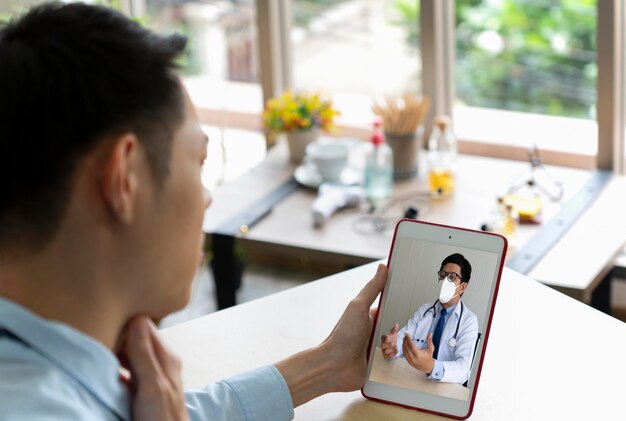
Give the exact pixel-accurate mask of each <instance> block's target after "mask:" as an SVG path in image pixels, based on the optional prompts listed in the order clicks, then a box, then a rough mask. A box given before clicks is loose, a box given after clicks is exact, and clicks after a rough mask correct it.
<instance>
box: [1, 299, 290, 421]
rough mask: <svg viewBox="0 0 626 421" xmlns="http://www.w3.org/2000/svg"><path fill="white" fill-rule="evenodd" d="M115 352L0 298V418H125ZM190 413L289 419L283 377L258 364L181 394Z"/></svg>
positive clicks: (127, 403) (126, 404)
mask: <svg viewBox="0 0 626 421" xmlns="http://www.w3.org/2000/svg"><path fill="white" fill-rule="evenodd" d="M119 370H120V364H119V361H118V359H117V358H116V357H115V355H114V354H113V353H112V352H111V351H110V350H109V349H107V348H106V347H104V346H103V345H102V344H100V343H99V342H97V341H96V340H94V339H92V338H91V337H89V336H87V335H85V334H83V333H81V332H79V331H77V330H76V329H73V328H71V327H69V326H67V325H65V324H61V323H57V322H53V321H49V320H45V319H42V318H40V317H38V316H36V315H35V314H33V313H32V312H30V311H28V310H26V309H25V308H23V307H21V306H19V305H17V304H15V303H13V302H11V301H8V300H6V299H3V298H1V297H0V419H2V420H3V421H13V420H20V421H21V420H44V419H45V420H90V421H91V420H131V419H132V414H131V396H130V394H129V391H128V389H127V386H126V385H125V384H124V383H122V382H121V380H120V371H119ZM185 397H186V402H187V408H188V410H189V416H190V418H191V419H192V420H198V421H200V420H229V421H230V420H268V419H271V420H290V419H292V418H293V415H294V412H293V403H292V401H291V395H290V394H289V389H288V387H287V384H286V383H285V380H284V379H283V377H282V375H281V374H280V372H279V371H278V370H277V369H276V368H275V367H274V366H265V367H261V368H258V369H256V370H252V371H249V372H247V373H243V374H240V375H238V376H235V377H232V378H230V379H226V380H223V381H220V382H217V383H213V384H210V385H208V386H206V387H205V388H203V389H201V390H193V391H188V392H187V393H186V394H185Z"/></svg>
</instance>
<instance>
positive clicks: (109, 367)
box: [0, 297, 131, 420]
mask: <svg viewBox="0 0 626 421" xmlns="http://www.w3.org/2000/svg"><path fill="white" fill-rule="evenodd" d="M0 328H4V329H6V330H7V331H9V332H10V333H11V334H13V335H14V336H15V337H16V338H18V339H19V340H20V341H21V342H23V343H24V344H25V345H27V346H28V347H30V348H31V349H33V350H34V351H36V352H37V353H39V354H40V355H42V356H43V357H44V358H46V359H47V360H48V361H49V362H50V363H51V364H53V365H54V366H56V367H57V368H58V369H59V370H61V371H63V372H65V373H66V374H67V375H68V376H70V377H72V378H73V379H75V380H76V381H78V382H79V383H80V384H81V385H82V386H83V387H85V389H86V390H88V391H89V392H90V393H91V394H92V395H93V396H94V397H95V398H96V399H97V400H99V401H100V402H101V403H102V404H104V405H105V406H106V407H108V408H109V409H110V410H111V411H112V412H114V413H115V414H116V415H117V416H118V417H119V418H121V419H123V420H130V419H131V415H130V395H129V392H128V389H127V388H126V386H125V385H124V384H123V383H122V382H121V380H120V371H119V370H120V364H119V361H118V359H117V357H116V356H115V355H114V354H113V353H112V352H111V351H110V350H109V349H108V348H106V347H105V346H104V345H102V344H101V343H100V342H98V341H96V340H95V339H93V338H91V337H90V336H87V335H85V334H84V333H81V332H80V331H78V330H76V329H74V328H72V327H70V326H68V325H66V324H63V323H59V322H54V321H50V320H46V319H43V318H41V317H39V316H37V315H36V314H34V313H32V312H31V311H29V310H27V309H26V308H24V307H22V306H20V305H18V304H16V303H14V302H11V301H9V300H7V299H5V298H2V297H0Z"/></svg>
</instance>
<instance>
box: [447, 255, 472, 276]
mask: <svg viewBox="0 0 626 421" xmlns="http://www.w3.org/2000/svg"><path fill="white" fill-rule="evenodd" d="M448 263H455V264H457V265H459V267H460V268H461V283H463V282H469V281H470V278H471V277H472V265H470V262H469V261H468V260H467V259H466V258H465V256H463V255H462V254H460V253H454V254H451V255H450V256H448V257H446V258H445V259H443V262H441V268H440V269H439V270H440V271H442V270H443V267H444V266H445V265H447V264H448Z"/></svg>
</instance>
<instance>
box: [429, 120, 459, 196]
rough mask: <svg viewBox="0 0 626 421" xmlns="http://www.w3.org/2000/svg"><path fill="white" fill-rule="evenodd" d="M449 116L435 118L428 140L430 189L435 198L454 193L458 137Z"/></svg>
mask: <svg viewBox="0 0 626 421" xmlns="http://www.w3.org/2000/svg"><path fill="white" fill-rule="evenodd" d="M451 126H452V124H451V121H450V118H449V117H447V116H439V117H437V118H435V121H434V127H433V131H432V133H431V135H430V138H429V139H428V155H427V160H428V187H429V190H430V193H431V195H432V196H434V197H440V196H449V195H452V194H453V193H454V181H455V180H454V178H455V175H454V165H455V163H456V157H457V146H456V137H455V136H454V133H453V132H452V127H451Z"/></svg>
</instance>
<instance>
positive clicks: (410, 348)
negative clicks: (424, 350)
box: [402, 335, 417, 358]
mask: <svg viewBox="0 0 626 421" xmlns="http://www.w3.org/2000/svg"><path fill="white" fill-rule="evenodd" d="M402 349H403V350H404V355H405V356H406V355H407V354H408V355H410V356H411V357H412V358H415V357H417V352H416V350H417V348H416V347H415V344H414V343H413V341H412V340H411V337H410V336H409V335H404V339H403V340H402Z"/></svg>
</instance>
